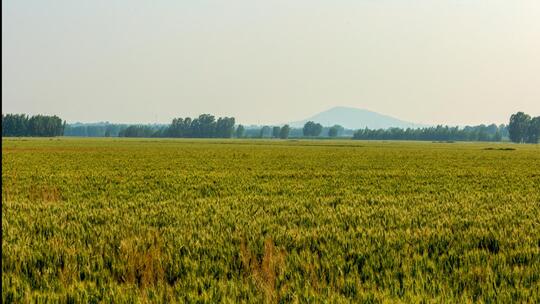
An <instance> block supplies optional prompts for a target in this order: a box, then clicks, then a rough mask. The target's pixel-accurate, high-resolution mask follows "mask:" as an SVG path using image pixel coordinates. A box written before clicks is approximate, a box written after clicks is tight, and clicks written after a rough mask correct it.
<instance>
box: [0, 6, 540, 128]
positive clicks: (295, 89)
mask: <svg viewBox="0 0 540 304" xmlns="http://www.w3.org/2000/svg"><path fill="white" fill-rule="evenodd" d="M334 106H352V107H358V108H363V109H368V110H372V111H376V112H379V113H382V114H386V115H391V116H394V117H397V118H400V119H403V120H407V121H412V122H416V123H425V124H438V123H443V124H452V125H453V124H461V125H462V124H478V123H491V122H495V123H504V122H507V121H508V117H509V116H510V114H511V113H514V112H516V111H519V110H522V111H525V112H527V113H529V114H531V115H534V116H536V115H540V1H539V0H336V1H328V0H324V1H322V0H268V1H257V0H222V1H208V0H195V1H187V0H184V1H180V0H161V1H151V0H144V1H143V0H77V1H73V0H48V1H44V0H6V1H4V0H3V1H2V112H3V113H28V114H38V113H43V114H58V115H59V116H60V117H62V118H64V119H66V120H67V121H68V122H74V121H82V122H95V121H111V122H124V123H136V122H140V123H147V122H169V121H170V120H171V119H172V118H173V117H184V116H195V115H198V114H200V113H211V114H215V115H217V116H234V117H236V118H237V121H239V122H241V123H261V124H262V123H265V124H272V123H282V122H289V121H296V120H301V119H304V118H306V117H308V116H311V115H312V114H315V113H317V112H321V111H324V110H326V109H328V108H331V107H334Z"/></svg>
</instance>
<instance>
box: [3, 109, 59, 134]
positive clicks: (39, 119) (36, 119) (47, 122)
mask: <svg viewBox="0 0 540 304" xmlns="http://www.w3.org/2000/svg"><path fill="white" fill-rule="evenodd" d="M65 126H66V123H65V121H62V119H60V117H58V116H56V115H54V116H47V115H34V116H28V115H25V114H6V115H4V114H2V136H6V137H10V136H35V137H53V136H62V135H64V128H65Z"/></svg>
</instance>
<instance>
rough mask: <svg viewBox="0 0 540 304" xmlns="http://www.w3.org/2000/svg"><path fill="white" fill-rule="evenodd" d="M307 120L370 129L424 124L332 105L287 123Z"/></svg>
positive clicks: (292, 123)
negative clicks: (312, 114)
mask: <svg viewBox="0 0 540 304" xmlns="http://www.w3.org/2000/svg"><path fill="white" fill-rule="evenodd" d="M308 121H314V122H318V123H320V124H322V125H323V126H333V125H336V124H338V125H341V126H343V127H345V128H347V129H363V128H366V127H368V128H370V129H387V128H392V127H398V128H418V127H423V126H424V125H421V124H416V123H412V122H407V121H403V120H400V119H397V118H394V117H391V116H388V115H383V114H379V113H376V112H372V111H368V110H364V109H358V108H350V107H334V108H331V109H329V110H327V111H324V112H321V113H319V114H316V115H314V116H311V117H309V118H307V119H304V120H300V121H295V122H291V123H289V124H290V125H291V126H292V127H302V126H303V125H304V124H305V123H306V122H308Z"/></svg>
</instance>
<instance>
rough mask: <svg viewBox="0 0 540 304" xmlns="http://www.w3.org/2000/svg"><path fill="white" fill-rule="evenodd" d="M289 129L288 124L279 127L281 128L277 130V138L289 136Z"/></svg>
mask: <svg viewBox="0 0 540 304" xmlns="http://www.w3.org/2000/svg"><path fill="white" fill-rule="evenodd" d="M290 131H291V127H289V125H284V126H283V127H281V130H280V131H279V138H281V139H286V138H288V137H289V132H290Z"/></svg>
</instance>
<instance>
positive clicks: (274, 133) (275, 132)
mask: <svg viewBox="0 0 540 304" xmlns="http://www.w3.org/2000/svg"><path fill="white" fill-rule="evenodd" d="M280 132H281V128H280V127H273V128H272V138H278V137H279V133H280Z"/></svg>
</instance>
